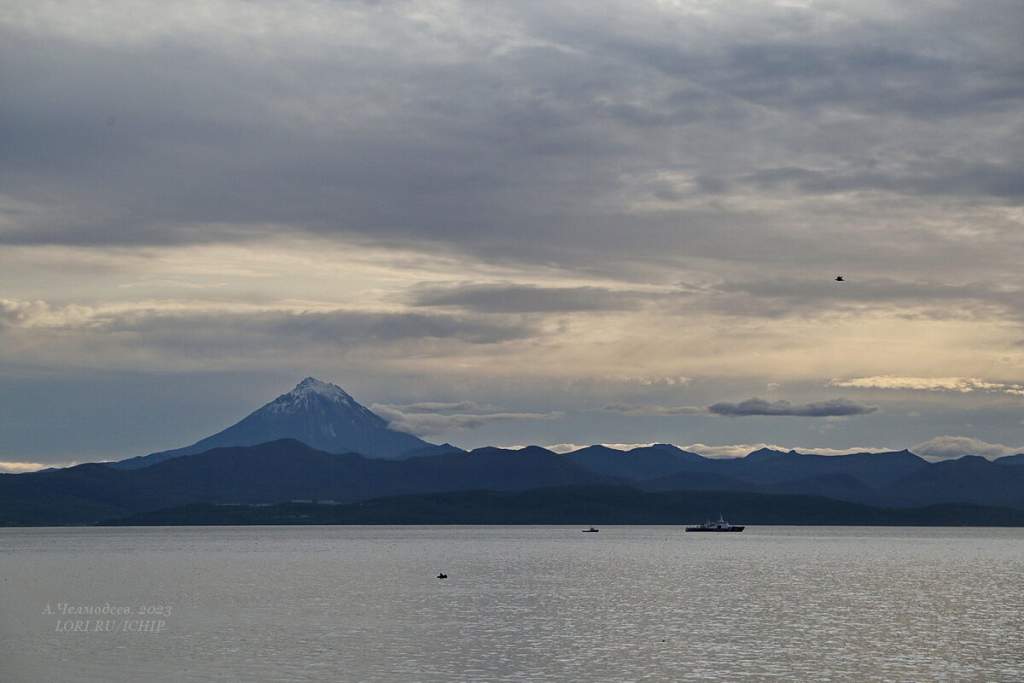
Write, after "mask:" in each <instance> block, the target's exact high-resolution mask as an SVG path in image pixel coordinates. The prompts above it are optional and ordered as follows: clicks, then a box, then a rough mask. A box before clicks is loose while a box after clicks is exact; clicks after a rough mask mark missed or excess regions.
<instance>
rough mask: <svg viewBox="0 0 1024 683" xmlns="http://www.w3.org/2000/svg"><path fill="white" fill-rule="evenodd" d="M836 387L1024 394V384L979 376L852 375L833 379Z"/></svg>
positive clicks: (833, 384)
mask: <svg viewBox="0 0 1024 683" xmlns="http://www.w3.org/2000/svg"><path fill="white" fill-rule="evenodd" d="M829 384H831V385H832V386H834V387H844V388H852V389H906V390H911V391H948V392H956V393H961V394H969V393H972V392H988V393H1001V394H1010V395H1013V396H1024V384H1007V383H1004V382H989V381H987V380H983V379H979V378H977V377H900V376H894V375H877V376H874V377H852V378H850V379H833V380H832V381H831V382H830V383H829Z"/></svg>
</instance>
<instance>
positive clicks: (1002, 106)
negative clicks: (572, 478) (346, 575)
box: [0, 0, 1024, 463]
mask: <svg viewBox="0 0 1024 683" xmlns="http://www.w3.org/2000/svg"><path fill="white" fill-rule="evenodd" d="M1021 35H1024V6H1022V5H1021V4H1020V3H1019V2H1016V0H981V1H979V2H972V3H953V2H913V1H911V2H906V1H901V2H881V1H860V2H827V1H823V2H810V1H809V2H794V1H785V2H783V1H781V0H780V1H778V2H767V1H764V2H744V1H742V0H741V1H738V2H729V3H705V2H696V1H694V2H686V1H679V2H669V1H667V0H666V1H651V2H625V1H623V2H615V1H609V2H600V3H595V2H548V1H545V2H517V3H511V4H509V3H503V4H494V3H483V4H481V3H459V2H447V1H445V2H405V1H396V2H362V1H359V2H357V1H354V0H353V1H351V2H346V1H340V0H339V1H337V2H300V1H294V2H277V3H247V2H232V1H221V0H203V1H202V2H194V3H190V2H176V3H156V2H143V1H127V0H124V1H121V0H112V1H110V2H104V3H85V2H48V1H46V0H33V1H32V2H28V1H15V2H8V3H4V4H3V6H2V7H0V83H2V84H3V92H4V97H3V98H2V99H0V370H2V371H0V461H10V462H18V463H47V462H66V461H70V460H82V459H89V458H93V457H121V456H127V455H137V454H139V453H144V452H149V451H153V450H158V449H160V448H168V447H174V446H180V445H183V444H187V443H191V442H192V441H194V440H196V439H197V438H199V437H201V436H204V435H206V434H208V433H210V432H211V431H214V430H216V429H219V428H220V427H223V426H224V425H225V424H227V423H229V422H231V421H233V420H235V419H238V418H239V417H241V416H242V415H244V414H245V413H246V412H247V411H248V410H251V409H253V408H255V407H257V406H258V405H259V404H260V403H262V402H263V401H265V400H269V399H271V398H272V397H273V396H274V395H276V394H277V393H280V392H282V391H285V390H287V389H289V388H290V386H291V385H292V384H294V383H295V382H296V381H298V380H299V379H300V378H302V377H304V376H306V375H310V374H315V375H318V376H320V377H321V378H322V379H325V380H333V381H336V382H338V383H339V384H341V385H343V386H344V387H346V389H349V390H350V391H351V392H352V393H353V394H354V395H355V396H356V398H358V399H360V400H362V401H363V402H364V403H366V404H367V405H370V404H378V405H379V406H380V407H381V411H382V414H384V412H387V413H388V414H387V416H388V417H389V419H392V420H394V421H395V423H396V425H398V426H400V427H401V428H403V429H406V430H409V431H415V432H417V433H420V434H422V435H424V436H427V437H429V438H431V439H435V440H451V441H453V442H455V443H458V444H460V445H464V446H476V445H482V444H485V443H527V442H536V443H591V442H610V443H632V442H637V443H641V442H642V443H647V442H651V441H669V442H673V443H680V444H693V443H697V444H702V445H704V444H711V445H708V446H705V447H706V448H708V449H714V448H716V447H718V446H715V444H726V445H723V446H721V448H723V449H727V448H730V446H727V444H757V443H774V444H788V445H790V446H797V445H800V444H807V443H817V444H823V445H824V444H827V445H828V447H831V448H834V449H838V450H837V452H838V451H841V450H842V449H845V448H852V447H854V446H858V447H860V448H875V447H877V448H882V447H884V446H894V447H904V446H912V445H914V444H924V443H930V444H931V445H930V446H929V448H930V449H931V450H930V453H929V455H930V456H932V457H949V456H950V455H954V454H955V451H957V450H958V449H959V450H963V449H965V448H968V447H969V446H970V445H971V444H980V447H984V444H988V445H990V446H991V445H992V444H995V445H996V446H997V447H998V448H997V450H998V449H999V448H1006V449H1012V447H1011V446H1006V447H1003V446H1000V444H1015V443H1024V439H1022V438H1021V436H1020V435H1021V431H1022V429H1024V425H1022V419H1024V395H1022V394H1024V389H1022V387H1024V285H1022V283H1021V278H1020V264H1021V263H1024V170H1022V169H1024V116H1022V112H1024V51H1022V50H1021V42H1020V36H1021ZM837 274H843V275H844V276H845V280H846V281H845V282H841V283H839V282H835V281H834V280H833V278H834V277H835V275H837ZM752 396H756V397H761V398H760V399H758V400H757V401H753V400H751V399H750V397H752ZM467 402H468V403H467ZM430 403H432V404H436V406H440V405H441V404H451V405H449V407H448V408H437V409H434V410H426V409H423V408H422V405H423V404H430ZM455 404H464V405H463V408H459V407H458V406H457V405H455ZM416 405H420V406H421V407H420V408H415V407H410V406H416ZM436 406H435V407H436ZM453 406H454V407H453ZM465 406H475V407H474V408H472V409H466V408H465ZM706 406H710V408H705V407H706ZM722 415H728V416H733V417H738V416H743V417H744V419H743V420H739V419H736V420H728V419H722V417H721V416H722ZM793 416H803V417H821V418H826V419H806V420H802V419H791V418H792V417H793ZM951 433H952V434H954V436H949V434H951ZM938 437H941V438H942V439H943V441H936V442H931V441H930V440H932V439H935V438H938ZM956 439H961V440H960V441H957V440H956ZM972 439H973V441H972ZM864 444H866V445H864ZM709 452H710V451H709ZM723 452H724V451H723ZM994 452H996V451H993V450H991V449H989V453H994Z"/></svg>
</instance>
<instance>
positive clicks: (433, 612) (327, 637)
mask: <svg viewBox="0 0 1024 683" xmlns="http://www.w3.org/2000/svg"><path fill="white" fill-rule="evenodd" d="M442 570H443V571H445V572H447V573H448V575H449V577H450V578H449V579H448V580H447V581H439V580H437V579H436V578H434V577H435V576H436V575H437V573H438V572H439V571H442ZM106 605H109V606H110V608H111V609H112V610H121V611H124V610H131V614H129V615H128V616H127V619H128V623H126V622H125V619H126V617H125V616H102V617H96V616H92V617H90V616H88V615H85V616H81V615H78V616H75V615H68V614H61V609H68V610H79V609H85V610H87V609H88V608H90V607H92V606H99V607H104V606H106ZM144 608H145V609H147V610H149V611H150V612H152V614H147V615H140V614H139V613H140V611H141V610H143V609H144ZM168 608H169V609H168ZM1022 614H1024V530H1019V529H911V528H851V527H844V528H839V527H800V528H797V527H751V528H748V529H747V531H746V532H744V533H743V534H685V533H683V532H682V529H681V528H675V527H605V528H602V529H601V532H600V533H599V534H581V533H580V532H579V529H578V528H575V527H574V528H558V527H212V528H194V527H192V528H189V527H177V528H141V529H132V528H123V529H89V528H74V529H0V681H5V682H7V681H12V682H21V681H31V682H33V683H34V682H35V681H55V682H56V681H103V682H106V681H320V680H323V681H339V680H345V681H347V680H401V681H406V680H408V681H414V680H424V681H451V680H475V681H488V680H494V681H501V680H538V681H546V680H574V681H630V680H656V681H665V680H675V681H685V680H724V681H735V680H744V679H746V680H773V679H777V680H781V679H787V680H794V679H795V680H820V681H827V680H835V681H868V680H897V681H927V680H986V681H1024V617H1022ZM97 618H98V619H100V620H103V621H108V622H109V624H108V625H109V626H110V627H111V628H112V629H113V630H111V631H110V632H96V631H94V630H85V631H83V630H79V631H74V630H67V629H73V628H74V627H75V626H74V621H75V620H77V621H79V622H83V621H84V620H88V619H92V620H96V619H97ZM143 624H148V626H146V627H145V628H149V629H150V630H149V631H146V630H142V631H138V630H132V629H138V628H143V626H142V625H143ZM79 627H80V628H81V627H85V628H95V623H92V624H79Z"/></svg>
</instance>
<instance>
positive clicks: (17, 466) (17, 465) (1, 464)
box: [0, 460, 78, 474]
mask: <svg viewBox="0 0 1024 683" xmlns="http://www.w3.org/2000/svg"><path fill="white" fill-rule="evenodd" d="M77 464H78V463H77V462H74V461H72V462H47V463H41V462H18V461H16V460H0V472H3V473H7V474H24V473H25V472H36V471H38V470H43V469H46V468H48V467H72V466H74V465H77Z"/></svg>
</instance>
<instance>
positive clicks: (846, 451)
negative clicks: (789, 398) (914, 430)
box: [680, 443, 893, 458]
mask: <svg viewBox="0 0 1024 683" xmlns="http://www.w3.org/2000/svg"><path fill="white" fill-rule="evenodd" d="M680 448H682V449H683V450H684V451H691V452H693V453H698V454H700V455H703V456H704V457H706V458H742V457H743V456H745V455H747V454H748V453H750V452H751V451H756V450H759V449H761V448H770V449H771V450H773V451H790V450H794V451H796V452H798V453H806V454H808V455H850V454H851V453H884V452H886V451H891V450H893V449H891V448H885V447H880V446H851V447H849V448H819V447H802V446H796V447H793V446H780V445H779V444H769V443H735V444H723V445H719V446H710V445H708V444H704V443H692V444H690V445H688V446H680Z"/></svg>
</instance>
